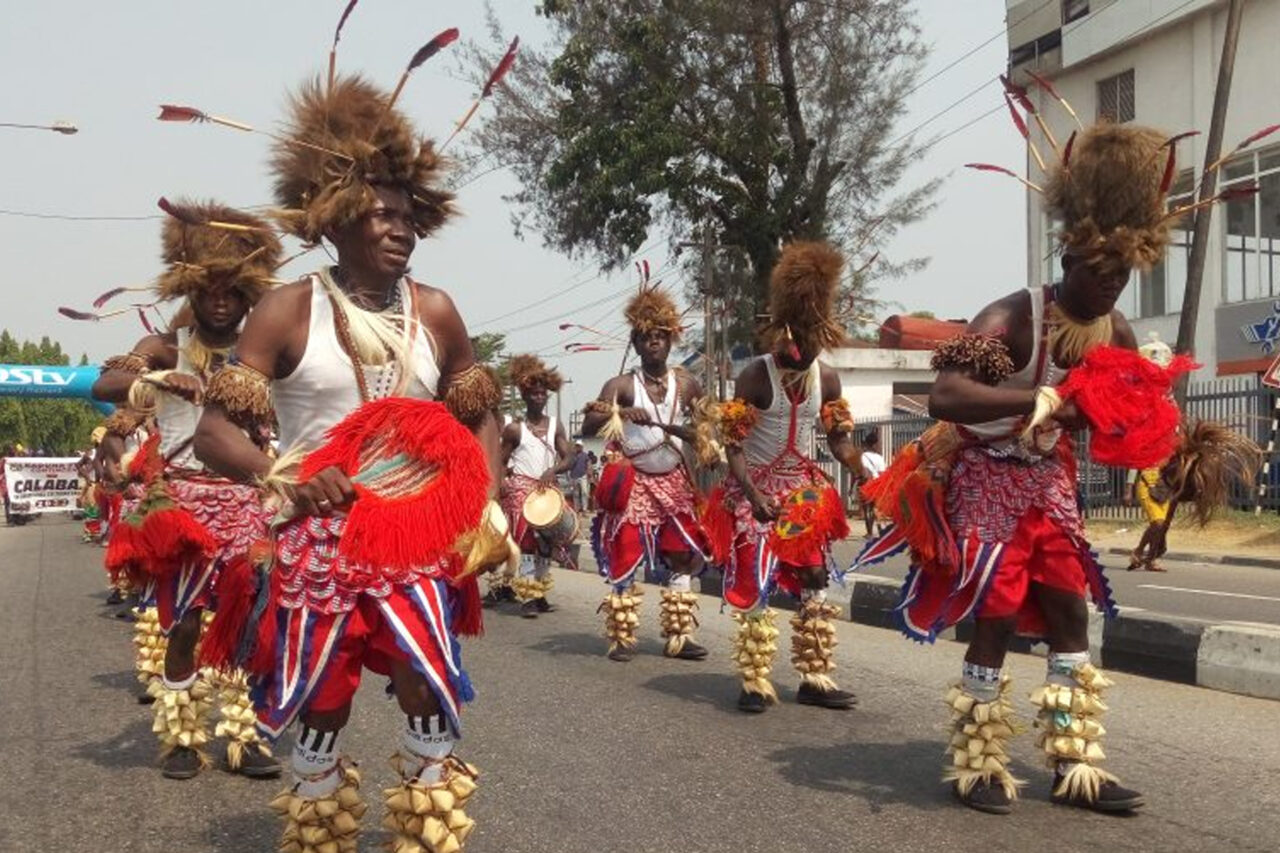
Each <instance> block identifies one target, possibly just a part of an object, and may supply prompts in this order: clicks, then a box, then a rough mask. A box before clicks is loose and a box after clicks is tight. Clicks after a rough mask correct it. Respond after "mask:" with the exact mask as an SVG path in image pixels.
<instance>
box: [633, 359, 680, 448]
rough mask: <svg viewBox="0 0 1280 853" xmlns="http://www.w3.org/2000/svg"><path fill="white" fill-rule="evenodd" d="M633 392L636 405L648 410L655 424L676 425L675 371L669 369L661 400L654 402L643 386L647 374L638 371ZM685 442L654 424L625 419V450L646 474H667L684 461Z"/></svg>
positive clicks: (676, 389)
mask: <svg viewBox="0 0 1280 853" xmlns="http://www.w3.org/2000/svg"><path fill="white" fill-rule="evenodd" d="M631 381H632V386H633V390H632V394H633V395H634V397H635V405H636V406H637V407H638V408H641V409H644V410H645V411H646V412H648V413H649V417H650V418H651V419H652V420H653V421H654V422H656V423H663V424H673V423H675V421H676V415H677V413H678V412H679V411H680V388H679V385H680V383H679V382H677V381H676V372H675V370H669V371H667V393H666V395H665V396H664V397H663V399H662V402H661V403H655V402H653V400H652V399H651V398H650V397H649V392H648V390H647V389H646V388H645V387H644V377H643V375H641V372H640V371H639V370H636V371H633V372H632V377H631ZM682 446H683V445H682V442H681V441H680V439H679V438H678V437H677V436H674V435H667V434H666V433H665V432H663V431H662V430H660V429H659V428H658V427H654V426H640V425H639V424H633V423H632V422H631V421H623V422H622V453H623V455H624V456H626V457H627V458H628V459H630V460H631V464H633V465H635V466H636V469H637V470H639V471H643V472H644V473H646V474H666V473H667V472H668V471H674V470H675V469H676V468H677V467H679V466H680V465H681V464H683V462H684V457H683V455H682V454H681V452H680V449H681V447H682Z"/></svg>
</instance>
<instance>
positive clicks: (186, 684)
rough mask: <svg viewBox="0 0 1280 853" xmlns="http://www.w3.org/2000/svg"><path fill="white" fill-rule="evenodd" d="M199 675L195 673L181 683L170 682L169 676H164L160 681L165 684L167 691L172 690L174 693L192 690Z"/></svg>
mask: <svg viewBox="0 0 1280 853" xmlns="http://www.w3.org/2000/svg"><path fill="white" fill-rule="evenodd" d="M199 674H200V673H198V672H193V673H191V674H190V675H188V676H187V677H186V678H184V679H182V680H181V681H170V680H169V677H168V676H164V677H162V678H161V679H160V681H161V682H162V683H163V684H164V689H165V690H172V691H174V692H177V691H179V690H190V689H191V685H193V684H195V683H196V677H197V676H199Z"/></svg>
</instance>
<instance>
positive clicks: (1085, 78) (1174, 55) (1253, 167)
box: [1006, 0, 1280, 379]
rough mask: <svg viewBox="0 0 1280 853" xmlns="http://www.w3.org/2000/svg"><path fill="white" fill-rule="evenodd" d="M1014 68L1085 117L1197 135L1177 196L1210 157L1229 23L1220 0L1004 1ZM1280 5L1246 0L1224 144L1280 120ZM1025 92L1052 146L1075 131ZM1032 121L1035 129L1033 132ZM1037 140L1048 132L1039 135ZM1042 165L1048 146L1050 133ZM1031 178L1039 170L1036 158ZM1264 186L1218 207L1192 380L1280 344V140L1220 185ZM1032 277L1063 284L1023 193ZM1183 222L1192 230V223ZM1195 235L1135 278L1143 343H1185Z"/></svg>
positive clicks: (1184, 159) (1249, 366) (1038, 215)
mask: <svg viewBox="0 0 1280 853" xmlns="http://www.w3.org/2000/svg"><path fill="white" fill-rule="evenodd" d="M1006 6H1007V18H1006V20H1007V22H1008V39H1009V65H1010V68H1011V71H1012V74H1013V76H1014V79H1015V80H1017V81H1018V82H1020V83H1024V84H1029V83H1030V78H1028V77H1027V75H1026V73H1025V72H1026V70H1027V69H1030V70H1032V71H1035V72H1036V73H1038V74H1040V75H1042V76H1044V77H1046V78H1048V79H1050V80H1052V81H1053V85H1054V86H1055V88H1056V89H1057V90H1058V91H1059V92H1060V93H1061V94H1062V96H1063V97H1064V98H1066V100H1067V101H1069V102H1070V103H1071V105H1072V106H1073V107H1074V108H1075V110H1076V112H1077V113H1078V114H1079V115H1080V117H1081V118H1082V119H1083V120H1084V121H1085V122H1086V123H1089V122H1092V121H1094V120H1096V119H1097V118H1100V117H1102V116H1108V117H1111V118H1112V119H1114V120H1116V121H1135V122H1138V123H1141V124H1145V125H1150V126H1153V127H1157V128H1160V129H1162V130H1167V131H1168V132H1169V133H1170V134H1171V135H1172V134H1176V133H1181V132H1184V131H1189V130H1199V131H1201V132H1202V135H1201V136H1198V137H1193V138H1190V139H1187V140H1184V141H1183V142H1181V143H1180V144H1179V146H1178V157H1179V162H1178V168H1179V170H1180V171H1179V177H1178V180H1177V182H1176V183H1175V188H1174V191H1175V194H1176V193H1178V192H1181V193H1183V194H1186V193H1189V192H1190V189H1191V186H1192V176H1193V175H1194V174H1197V173H1198V171H1199V169H1200V168H1202V167H1203V165H1204V150H1205V143H1206V140H1207V131H1208V129H1209V118H1210V114H1211V112H1212V110H1213V96H1214V89H1215V86H1216V83H1217V74H1218V61H1219V55H1220V53H1221V50H1222V40H1223V32H1224V29H1225V26H1226V17H1227V13H1226V10H1227V3H1226V2H1225V0H1006ZM1278 81H1280V0H1248V2H1246V4H1245V9H1244V25H1243V27H1242V29H1241V33H1240V41H1239V46H1238V48H1237V53H1236V63H1235V75H1234V84H1233V87H1232V92H1231V99H1230V109H1229V110H1228V112H1227V121H1226V132H1225V135H1224V137H1223V151H1224V152H1227V151H1230V150H1231V149H1232V148H1234V147H1235V145H1236V144H1237V143H1238V142H1240V141H1241V140H1243V139H1244V138H1245V137H1247V136H1249V135H1250V134H1252V133H1253V132H1255V131H1257V130H1259V129H1261V128H1263V127H1266V126H1268V125H1271V124H1276V123H1280V88H1278V86H1280V83H1278ZM1029 90H1030V92H1031V97H1032V98H1033V99H1035V101H1036V103H1037V107H1038V108H1039V109H1040V110H1041V111H1042V113H1043V115H1044V117H1045V118H1046V119H1047V121H1048V123H1049V124H1050V127H1051V128H1052V130H1053V132H1054V134H1055V135H1056V136H1057V138H1058V140H1059V141H1060V142H1061V141H1065V140H1066V139H1067V137H1068V136H1069V135H1070V133H1071V130H1072V129H1073V128H1074V122H1073V121H1072V119H1071V117H1070V116H1069V115H1067V114H1066V113H1065V111H1064V110H1062V109H1061V108H1060V107H1058V106H1057V104H1056V102H1055V101H1054V100H1053V99H1052V98H1051V97H1049V96H1048V95H1047V94H1046V93H1044V92H1042V91H1039V90H1038V89H1037V88H1035V87H1034V86H1030V87H1029ZM1033 127H1034V126H1033ZM1032 132H1033V134H1034V135H1033V139H1037V140H1038V141H1039V140H1041V139H1042V137H1040V135H1039V134H1038V133H1036V131H1035V130H1034V129H1033V131H1032ZM1039 145H1040V149H1041V151H1042V153H1043V154H1044V156H1045V158H1046V159H1049V158H1051V157H1052V156H1053V152H1052V151H1051V150H1050V149H1049V147H1048V145H1047V144H1045V143H1044V142H1043V141H1039ZM1028 169H1029V171H1028V174H1030V175H1032V176H1033V177H1032V180H1033V181H1034V180H1036V177H1035V175H1036V174H1037V171H1038V168H1037V167H1036V166H1035V165H1034V163H1033V161H1032V160H1031V158H1030V152H1028ZM1244 181H1256V182H1257V183H1258V184H1259V186H1260V188H1261V191H1260V192H1259V193H1258V194H1257V196H1255V197H1253V198H1245V199H1242V200H1239V201H1233V202H1231V203H1229V204H1227V205H1224V206H1219V207H1218V208H1217V209H1216V210H1215V211H1214V214H1213V224H1212V229H1211V232H1210V237H1209V251H1208V257H1207V264H1206V267H1205V275H1204V284H1203V290H1202V294H1201V300H1200V319H1199V325H1198V331H1197V335H1196V341H1195V356H1196V359H1197V360H1198V361H1199V362H1201V363H1202V364H1203V365H1204V367H1203V369H1202V370H1201V371H1200V372H1199V373H1198V374H1197V378H1201V379H1207V378H1211V377H1213V376H1227V375H1233V374H1242V373H1253V372H1257V371H1261V370H1264V369H1265V368H1266V366H1267V365H1268V364H1269V363H1270V362H1271V361H1272V360H1273V359H1274V357H1275V355H1274V351H1275V350H1277V349H1280V242H1278V241H1280V134H1276V135H1275V136H1272V137H1269V138H1267V139H1265V140H1262V141H1261V142H1259V143H1257V144H1256V145H1255V146H1254V147H1253V148H1250V149H1247V150H1246V151H1245V152H1244V153H1242V154H1241V155H1239V156H1237V157H1235V158H1233V159H1232V160H1231V161H1230V162H1229V163H1228V164H1227V165H1226V166H1225V167H1223V169H1222V171H1221V172H1220V173H1219V183H1220V186H1222V185H1223V182H1225V184H1226V185H1230V184H1233V183H1236V182H1244ZM1027 206H1028V222H1029V223H1030V227H1029V229H1028V232H1029V233H1028V251H1027V267H1028V278H1029V280H1030V281H1032V282H1040V281H1048V280H1052V279H1053V278H1055V277H1056V276H1057V275H1058V274H1059V273H1060V270H1058V269H1054V268H1053V267H1054V264H1055V263H1056V259H1055V258H1054V257H1053V254H1052V248H1053V243H1052V237H1051V229H1052V223H1050V222H1049V220H1048V217H1046V216H1045V215H1044V213H1043V211H1042V210H1041V206H1040V196H1039V195H1038V194H1036V193H1028V202H1027ZM1187 227H1188V229H1189V228H1190V224H1189V223H1187ZM1190 244H1191V233H1190V231H1189V230H1185V231H1175V232H1174V240H1173V243H1172V245H1171V246H1170V248H1169V252H1168V255H1167V256H1166V259H1165V262H1164V263H1163V264H1161V265H1159V266H1157V267H1156V268H1155V269H1154V270H1152V271H1151V272H1150V273H1147V274H1143V275H1141V276H1138V275H1135V276H1134V282H1133V283H1132V284H1131V285H1130V287H1129V288H1128V289H1127V290H1126V291H1125V294H1124V296H1122V297H1121V300H1122V301H1121V303H1120V306H1119V307H1120V308H1121V309H1122V310H1123V311H1124V312H1125V314H1126V315H1127V316H1128V317H1130V318H1131V319H1132V320H1133V321H1134V327H1135V330H1136V331H1137V333H1138V339H1139V341H1142V340H1144V339H1145V338H1146V337H1147V334H1148V333H1149V332H1152V331H1155V332H1158V333H1159V335H1160V337H1161V338H1162V339H1164V340H1165V341H1168V342H1173V341H1174V340H1175V339H1176V338H1177V329H1178V313H1179V312H1180V311H1181V309H1182V301H1183V300H1182V297H1183V292H1184V290H1185V285H1186V269H1187V256H1188V254H1189V251H1190Z"/></svg>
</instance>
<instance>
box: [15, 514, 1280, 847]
mask: <svg viewBox="0 0 1280 853" xmlns="http://www.w3.org/2000/svg"><path fill="white" fill-rule="evenodd" d="M77 533H78V530H77V528H76V527H75V526H73V525H71V524H69V523H55V522H50V521H45V522H42V523H39V524H36V525H33V526H30V527H26V528H19V529H0V606H2V607H3V609H2V610H0V613H2V614H3V615H0V667H3V669H2V671H3V672H4V678H3V680H0V761H2V763H3V767H4V781H3V783H0V815H2V816H3V820H2V821H0V851H4V853H28V851H31V853H36V852H37V851H38V853H50V851H58V853H80V851H84V852H85V853H88V851H94V852H95V853H101V851H137V853H168V851H175V850H183V851H192V853H202V851H246V852H248V851H252V853H260V851H261V852H262V853H265V851H270V850H273V849H274V846H275V845H274V841H275V838H276V834H277V832H278V824H277V821H276V819H275V817H274V815H273V814H272V813H271V812H269V811H268V809H267V808H266V802H267V800H268V799H269V798H270V797H271V796H272V795H273V794H274V793H275V792H276V791H277V790H278V788H279V783H275V782H250V781H248V780H245V779H242V778H238V777H233V776H230V775H228V774H226V773H224V772H221V771H217V770H214V771H210V772H207V773H205V774H202V775H201V776H200V777H199V778H197V779H195V780H191V781H187V782H173V781H168V780H165V779H163V778H162V777H161V776H160V774H159V771H158V769H157V768H156V766H155V758H156V752H157V747H156V743H155V741H154V739H153V736H152V735H151V733H150V713H149V710H148V709H145V708H142V707H140V706H138V705H137V704H135V703H134V694H135V693H136V691H137V686H136V684H135V682H134V680H133V674H132V672H131V664H132V648H131V646H130V643H129V631H130V626H128V625H127V624H126V623H123V622H121V621H118V620H116V619H113V618H112V616H111V611H110V609H109V608H107V607H105V606H104V605H103V604H102V599H103V597H104V595H105V590H104V575H103V574H102V571H101V569H100V566H99V563H100V560H101V556H102V552H101V550H100V549H97V548H91V547H87V546H83V545H80V544H79V543H78V541H77V539H78V535H77ZM1214 571H1215V572H1217V571H1219V567H1215V568H1214ZM1174 577H1175V578H1177V582H1178V583H1179V584H1182V583H1184V582H1185V581H1186V580H1187V578H1185V577H1183V576H1181V575H1180V574H1175V575H1174ZM556 580H557V587H556V589H555V590H553V592H552V599H553V601H555V602H556V603H557V604H558V605H559V606H560V609H559V610H558V611H557V612H556V613H553V614H550V615H548V616H544V617H542V618H540V619H537V620H524V619H521V618H519V617H518V616H517V615H516V614H515V613H514V612H499V613H495V614H492V615H490V617H489V618H488V620H487V634H486V636H485V637H484V638H482V639H478V640H474V641H470V642H468V643H467V644H466V649H465V660H466V664H467V666H468V668H469V669H470V671H471V674H472V677H473V678H474V680H475V682H476V685H477V688H478V690H479V698H478V700H477V701H476V702H475V703H474V705H473V706H472V707H471V708H470V709H468V712H467V713H466V715H465V725H466V726H467V730H466V737H465V740H464V742H463V744H462V747H461V749H460V754H461V755H463V756H464V757H465V758H467V759H468V760H469V761H472V762H474V763H475V764H477V765H478V766H479V767H480V768H481V771H482V773H483V778H482V780H481V789H480V792H479V794H478V795H477V797H476V798H475V800H473V804H474V808H473V811H472V815H473V817H475V818H476V820H477V821H478V824H479V826H478V829H477V832H476V834H475V835H474V836H473V837H472V841H471V843H470V845H469V846H468V850H469V851H477V853H482V851H515V853H537V852H538V851H548V853H552V851H554V853H614V851H617V853H623V851H625V852H626V853H647V851H654V853H657V852H658V851H681V853H703V852H704V851H705V853H711V851H735V853H738V852H739V851H806V853H807V851H819V852H820V853H821V851H851V850H894V851H929V853H937V851H942V850H955V849H964V846H965V845H972V846H975V847H976V848H977V849H982V850H984V851H1015V850H1016V851H1025V850H1052V851H1055V853H1063V852H1064V851H1075V850H1091V851H1096V850H1107V851H1148V850H1150V851H1183V850H1187V851H1193V850H1194V851H1201V850H1213V851H1236V850H1248V851H1274V850H1275V849H1276V847H1277V839H1278V838H1280V789H1278V788H1277V786H1276V785H1275V784H1274V780H1275V779H1276V778H1277V775H1278V774H1280V740H1278V739H1277V738H1276V736H1275V732H1276V728H1277V726H1276V723H1277V721H1278V720H1280V705H1277V703H1275V702H1270V701H1266V700H1259V699H1251V698H1246V697H1242V696H1236V695H1232V694H1227V693H1218V692H1214V691H1209V690H1203V689H1199V688H1194V687H1186V686H1182V685H1178V684H1172V683H1167V682H1160V681H1151V680H1147V679H1143V678H1138V677H1135V676H1129V675H1125V674H1123V673H1118V674H1115V680H1116V682H1117V686H1116V687H1115V688H1113V689H1112V690H1111V691H1110V693H1109V696H1108V703H1109V704H1110V706H1111V709H1112V710H1111V712H1110V713H1109V714H1108V716H1107V717H1106V719H1105V724H1106V728H1107V730H1108V735H1109V737H1108V741H1107V752H1108V756H1109V758H1110V760H1109V762H1108V765H1107V766H1108V767H1109V768H1110V769H1112V770H1114V771H1116V772H1118V773H1120V774H1121V776H1122V777H1123V778H1124V780H1125V781H1126V782H1127V783H1129V784H1131V785H1133V786H1134V787H1137V788H1139V789H1141V790H1143V791H1145V793H1146V794H1147V806H1146V808H1145V809H1144V810H1143V811H1142V813H1141V814H1139V815H1137V816H1134V817H1129V818H1117V817H1104V816H1100V815H1094V814H1090V813H1085V812H1081V811H1078V810H1073V809H1068V808H1064V807H1059V806H1053V805H1051V804H1049V802H1048V799H1047V794H1048V792H1047V774H1046V772H1045V771H1044V770H1043V769H1042V767H1041V765H1040V763H1039V759H1038V757H1037V755H1036V750H1035V747H1034V743H1033V738H1032V736H1031V735H1030V734H1027V735H1024V736H1023V737H1022V738H1020V739H1018V740H1017V741H1016V742H1015V744H1014V750H1013V752H1014V755H1015V758H1016V759H1017V767H1016V768H1015V769H1016V772H1017V773H1018V775H1020V776H1021V777H1023V778H1026V779H1028V780H1029V781H1030V784H1029V785H1028V787H1027V788H1026V790H1025V792H1024V798H1023V800H1022V801H1021V802H1020V803H1018V805H1017V808H1016V811H1015V813H1014V814H1013V815H1012V816H1009V817H995V816H988V815H981V814H978V813H975V812H970V811H968V810H966V809H963V808H961V807H959V806H957V805H955V804H954V803H953V802H952V801H951V799H950V797H949V795H948V793H947V791H946V789H945V788H944V787H943V786H941V785H940V784H938V782H937V779H938V775H939V770H940V763H941V758H942V735H941V734H940V727H941V724H942V723H943V721H944V718H945V711H944V708H943V706H942V703H941V695H942V691H943V685H944V684H945V682H947V681H948V680H949V679H951V678H954V677H955V676H957V675H958V672H959V664H960V657H961V655H962V653H963V647H962V646H961V645H959V644H957V643H941V644H939V645H937V646H935V647H919V646H915V645H913V644H911V643H908V642H907V641H905V640H902V639H901V638H899V637H898V636H897V635H896V634H894V633H893V632H890V631H884V630H880V629H875V628H868V627H862V626H856V625H851V624H841V625H840V626H839V633H840V638H841V640H842V645H841V646H840V648H839V649H838V659H839V663H840V669H839V671H838V672H837V675H838V676H839V678H840V681H841V683H842V684H843V685H844V686H846V687H849V688H851V689H853V690H855V691H856V692H857V693H858V694H859V696H860V698H861V705H860V706H859V708H858V709H856V710H854V711H851V712H832V711H825V710H819V709H814V708H808V707H802V706H799V705H796V704H795V703H794V701H792V700H793V698H794V693H795V686H796V677H795V676H794V674H793V673H791V672H790V671H789V669H788V668H787V667H786V665H785V662H784V663H782V664H781V665H780V666H779V668H778V670H777V675H778V676H779V677H778V686H779V690H780V693H781V695H782V697H783V703H782V704H781V705H780V706H778V707H775V708H773V709H771V710H770V711H769V712H768V713H766V714H764V715H762V716H759V717H749V716H745V715H742V714H740V713H739V712H737V711H736V710H734V708H733V701H734V699H735V697H736V694H737V682H736V680H735V678H734V677H732V676H731V675H730V670H729V666H728V663H727V658H728V653H729V652H728V650H729V636H730V633H731V630H732V626H733V623H732V622H731V621H730V620H729V618H728V617H727V616H725V615H721V614H719V613H718V612H717V602H715V601H714V600H713V599H709V598H704V599H703V608H704V609H703V616H702V621H703V626H704V630H703V631H702V633H701V637H700V639H702V641H703V642H704V643H705V644H706V645H708V646H709V647H710V649H711V651H712V656H711V658H710V659H709V660H707V661H705V662H702V663H688V662H677V661H669V660H666V659H664V658H662V657H661V656H660V654H659V650H660V644H659V641H658V638H657V627H656V621H657V601H658V596H657V594H656V590H650V592H649V594H648V596H647V597H646V602H645V606H644V623H643V626H642V630H643V634H642V641H641V652H642V654H641V655H640V656H639V657H637V658H636V660H634V661H633V662H631V663H629V664H618V663H613V662H611V661H609V660H607V659H606V658H605V657H604V655H603V652H604V641H603V639H602V638H601V637H600V636H599V634H600V632H599V622H598V617H596V615H595V607H596V603H597V602H598V600H599V598H600V595H601V593H602V591H603V584H602V583H601V582H600V581H599V580H598V579H597V578H595V577H593V576H590V575H587V574H578V573H571V572H557V573H556ZM1142 580H1143V581H1146V580H1147V578H1142ZM1162 580H1163V579H1162ZM1188 585H1190V584H1188ZM787 633H788V629H785V628H784V637H783V645H784V648H785V647H786V636H785V635H786V634H787ZM1009 669H1010V671H1011V673H1012V674H1013V676H1014V678H1015V679H1016V690H1017V692H1018V693H1019V694H1022V695H1025V694H1026V693H1027V692H1029V691H1030V690H1031V689H1032V687H1034V686H1035V685H1036V684H1037V683H1039V682H1040V681H1041V680H1042V678H1043V674H1044V662H1043V659H1041V658H1036V657H1031V656H1022V655H1016V656H1013V657H1011V659H1010V663H1009ZM357 701H358V707H357V710H356V713H355V715H354V717H353V720H352V723H351V725H350V727H349V728H348V729H347V730H346V732H345V733H344V738H343V741H342V749H343V751H345V752H346V753H348V754H350V755H351V756H353V757H355V758H357V759H360V760H361V761H362V762H363V764H362V766H363V769H364V771H365V774H366V783H365V794H366V797H367V798H368V799H369V800H370V801H371V805H372V807H371V809H370V813H369V815H368V817H366V819H365V823H366V832H365V834H364V837H363V839H362V846H361V849H362V850H368V851H372V850H376V849H381V848H380V843H381V842H382V841H384V840H385V834H384V833H383V832H381V831H380V830H379V829H378V817H379V811H380V808H381V807H380V804H379V803H378V802H377V800H378V799H379V790H380V789H381V788H382V787H384V786H385V785H388V784H390V783H391V782H392V773H391V771H390V769H389V768H388V766H387V764H386V761H385V758H386V756H387V755H389V754H390V753H391V751H392V750H393V749H394V747H395V743H396V740H397V738H398V736H399V731H400V727H401V725H402V719H403V718H402V717H401V716H400V715H399V714H398V713H397V710H396V708H395V706H394V704H393V703H392V702H390V701H388V700H387V699H386V698H385V697H384V695H383V684H381V683H378V681H377V680H376V679H369V680H367V681H366V684H365V686H364V687H363V688H362V690H361V693H360V695H359V696H358V700H357ZM286 746H287V745H285V744H282V745H281V751H282V752H283V751H284V749H285V748H286Z"/></svg>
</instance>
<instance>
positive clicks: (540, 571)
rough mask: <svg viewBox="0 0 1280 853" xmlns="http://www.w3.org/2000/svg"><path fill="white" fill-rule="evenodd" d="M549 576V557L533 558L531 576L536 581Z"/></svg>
mask: <svg viewBox="0 0 1280 853" xmlns="http://www.w3.org/2000/svg"><path fill="white" fill-rule="evenodd" d="M549 574H551V558H550V557H542V556H538V557H534V558H533V576H534V577H535V578H537V579H538V580H542V579H543V578H545V577H546V576H547V575H549Z"/></svg>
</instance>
